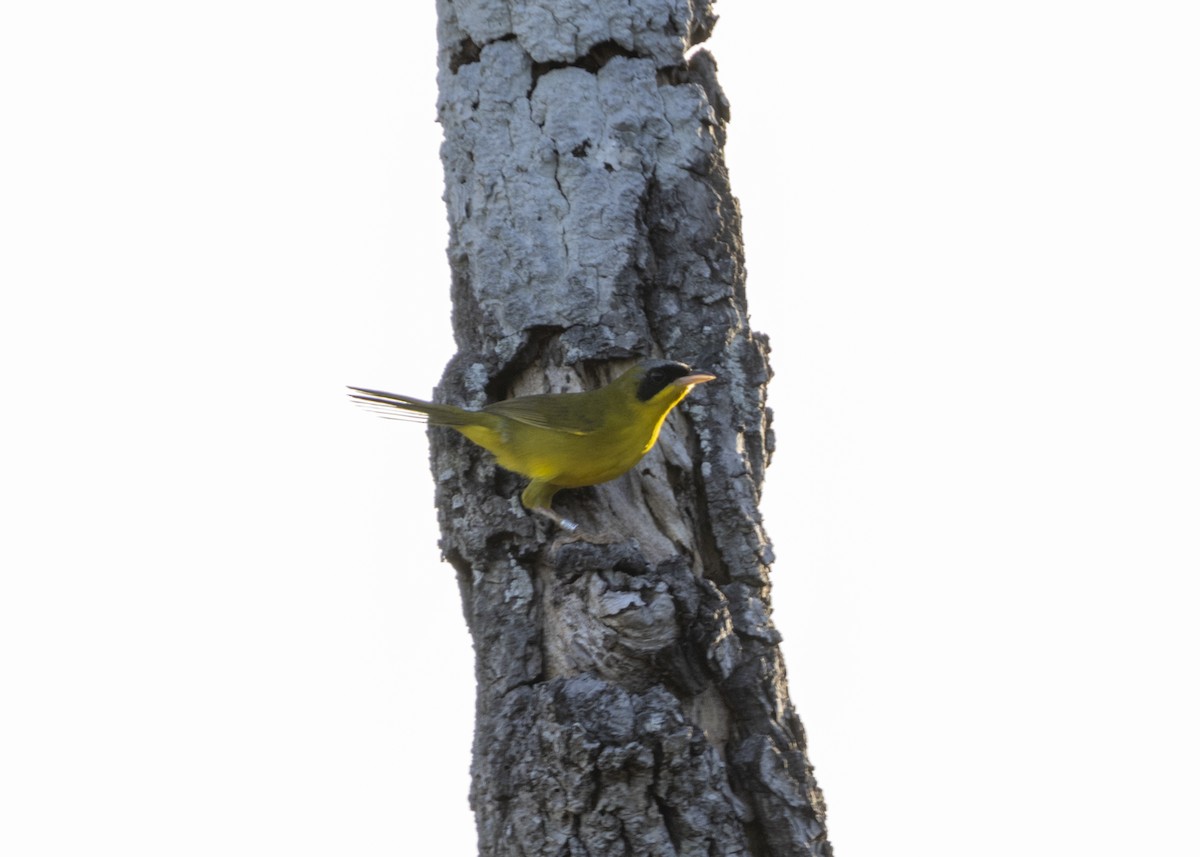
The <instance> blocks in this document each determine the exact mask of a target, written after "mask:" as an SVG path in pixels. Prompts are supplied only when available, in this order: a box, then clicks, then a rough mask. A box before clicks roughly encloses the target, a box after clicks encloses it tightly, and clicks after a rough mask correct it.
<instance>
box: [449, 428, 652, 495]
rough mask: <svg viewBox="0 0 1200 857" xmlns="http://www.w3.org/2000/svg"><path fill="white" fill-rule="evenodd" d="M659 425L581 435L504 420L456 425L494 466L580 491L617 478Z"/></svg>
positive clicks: (634, 460) (644, 449)
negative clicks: (490, 456) (492, 424)
mask: <svg viewBox="0 0 1200 857" xmlns="http://www.w3.org/2000/svg"><path fill="white" fill-rule="evenodd" d="M661 424H662V421H661V420H660V421H659V422H658V424H655V425H650V426H634V425H625V426H616V427H605V428H604V429H602V430H600V431H596V432H592V433H590V434H586V435H578V434H570V433H568V432H561V431H553V430H551V429H543V428H538V427H536V426H531V425H527V424H525V423H515V422H513V421H510V420H504V421H503V423H502V424H501V425H498V426H495V427H490V426H455V428H457V429H458V430H459V431H460V432H462V433H463V434H464V435H466V436H467V437H468V438H469V439H470V440H472V441H474V442H475V443H477V444H479V445H480V446H482V447H483V448H484V449H487V450H488V451H490V452H491V453H492V454H493V455H495V456H496V463H497V464H499V465H500V466H501V467H503V468H504V469H506V470H511V471H513V472H514V473H520V474H521V475H523V476H528V477H529V478H531V479H535V480H538V481H540V482H547V483H549V484H551V485H556V486H558V487H559V488H581V487H583V486H585V485H596V484H599V483H601V482H607V481H608V480H610V479H616V478H617V477H618V476H620V475H621V474H622V473H624V472H625V471H627V470H629V468H631V467H633V466H634V465H635V464H637V463H638V462H639V461H640V460H641V459H642V456H643V455H645V454H646V452H647V451H648V450H649V449H650V448H651V447H652V446H654V441H655V440H656V439H657V437H658V430H659V426H661Z"/></svg>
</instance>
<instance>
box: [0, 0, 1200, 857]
mask: <svg viewBox="0 0 1200 857" xmlns="http://www.w3.org/2000/svg"><path fill="white" fill-rule="evenodd" d="M431 7H432V3H428V2H421V3H403V4H402V3H395V2H393V3H374V2H349V3H338V4H334V3H307V4H296V3H281V2H267V0H241V2H237V3H232V2H208V3H204V4H200V3H190V4H180V3H175V4H164V3H151V2H142V3H136V2H114V3H105V4H99V3H92V4H84V3H78V2H75V3H72V2H62V3H54V2H47V3H40V4H22V5H20V6H18V4H10V5H9V6H6V7H5V11H4V12H3V13H0V98H2V102H0V111H2V113H0V121H2V122H3V123H4V126H5V127H4V131H3V134H0V155H2V157H0V170H2V171H3V172H2V174H0V182H2V185H0V210H2V217H3V222H2V223H0V227H2V232H0V242H2V243H0V264H2V265H3V270H2V272H0V273H2V287H3V292H2V295H3V297H2V304H0V372H2V373H3V381H4V389H3V393H4V396H3V401H4V404H3V413H4V415H3V423H2V425H3V445H2V447H0V449H2V452H0V455H2V456H3V458H2V460H0V503H2V508H0V533H2V537H0V551H2V555H0V563H2V568H0V571H2V583H0V692H2V694H3V704H2V705H0V720H2V721H3V722H2V724H0V727H2V728H0V814H2V817H0V852H3V853H4V854H11V855H81V854H95V853H102V852H114V853H116V852H119V853H122V854H125V855H163V854H169V855H212V854H223V855H263V854H289V855H346V854H353V855H396V854H411V855H416V854H437V855H450V857H455V856H456V855H464V857H465V855H471V854H473V846H474V831H473V822H472V818H471V816H470V813H469V811H468V809H467V805H466V791H467V785H468V776H467V766H468V759H469V745H470V740H471V710H472V705H473V701H472V667H471V654H470V646H469V642H468V637H467V633H466V629H465V626H464V623H463V620H462V614H461V610H460V607H459V604H458V591H457V588H456V585H455V582H454V576H453V573H452V571H451V569H450V567H449V566H448V565H445V564H441V563H440V562H439V556H438V551H437V547H436V538H437V534H436V530H435V525H434V510H433V508H432V505H431V498H432V486H431V481H430V478H429V475H428V471H427V465H426V445H425V438H424V434H423V432H422V430H421V429H420V428H419V427H416V426H410V425H404V424H401V423H395V422H386V421H383V420H373V419H370V418H368V417H367V416H366V415H364V414H363V413H361V412H359V411H357V410H355V409H353V408H351V407H349V406H348V405H347V403H346V401H345V400H344V398H343V390H342V385H344V384H347V383H353V384H365V385H371V386H379V387H383V388H385V389H396V390H398V391H401V392H408V393H413V394H417V395H422V394H427V393H428V392H429V390H430V388H431V387H432V386H433V384H434V383H435V381H436V379H437V377H438V375H439V374H440V372H441V369H442V367H443V365H444V364H445V361H446V360H447V359H448V358H449V356H450V354H451V353H452V349H453V346H452V343H451V341H450V337H449V321H448V312H449V305H448V298H447V291H448V273H447V268H446V264H445V257H444V252H443V249H444V246H445V220H444V215H443V211H442V207H441V202H440V194H441V187H440V179H441V173H440V165H439V163H438V160H437V147H438V143H439V134H440V132H439V128H438V126H437V125H436V124H435V121H434V120H435V111H434V100H435V82H434V73H435V38H434V18H433V11H432V8H431ZM779 7H788V11H784V12H781V11H778V9H779ZM1188 7H1189V4H1185V3H1182V2H1180V3H1166V2H1157V3H1156V2H1149V3H1137V4H1134V3H1124V4H1121V3H1108V4H1104V3H1083V2H1066V0H1043V2H1038V3H1031V2H1016V3H1004V4H965V3H950V2H942V3H936V2H917V3H906V4H895V3H882V2H843V3H829V2H808V3H798V4H765V3H758V4H748V3H734V2H731V0H724V2H723V3H722V4H721V6H720V7H719V9H718V11H719V12H721V13H722V15H723V19H722V22H721V24H720V26H719V27H718V36H717V38H715V39H714V40H713V43H712V49H713V50H714V52H715V53H716V56H717V59H718V62H719V63H720V66H721V79H722V81H723V83H724V85H725V87H726V90H727V92H728V95H729V97H730V99H731V101H732V103H733V123H732V125H731V127H730V144H729V152H728V158H729V163H730V168H731V172H732V179H733V183H734V189H735V191H736V192H737V194H738V196H739V197H740V199H741V201H742V206H743V212H744V217H745V231H746V244H747V250H748V256H749V270H750V283H749V290H750V300H751V310H752V313H753V318H754V323H755V325H756V327H758V328H759V329H762V330H765V331H766V332H768V333H769V334H771V336H772V337H773V343H774V346H775V352H774V357H773V365H774V368H775V370H776V373H777V374H776V378H775V380H774V382H773V383H772V385H771V404H772V405H773V407H774V408H775V411H776V428H777V432H778V445H779V446H778V453H777V455H776V460H775V463H774V465H773V466H772V468H771V470H770V471H769V473H768V484H767V497H766V503H765V513H766V516H767V525H768V529H769V532H770V533H771V535H772V536H773V538H774V541H775V546H776V551H777V554H778V557H779V560H778V562H777V564H776V566H775V569H774V581H775V590H774V604H775V620H776V622H777V624H778V626H779V628H780V629H781V630H782V632H783V633H784V635H785V638H786V640H785V643H784V648H785V653H786V656H787V661H788V667H789V672H790V681H791V690H792V696H793V699H794V701H795V703H796V705H797V707H798V709H799V711H800V713H801V715H802V717H803V719H804V722H805V724H806V726H807V728H808V732H809V738H810V751H811V756H812V759H813V761H814V762H815V764H816V766H817V774H818V778H819V781H820V783H821V785H822V787H823V788H824V790H825V794H826V797H827V800H828V802H829V826H830V832H831V836H832V838H833V841H834V844H835V848H836V850H837V853H838V854H839V855H840V857H858V855H862V857H866V855H878V854H884V853H887V854H897V853H898V854H906V853H921V854H925V855H946V857H958V856H959V855H964V854H970V855H973V856H974V855H993V854H994V855H1000V854H1012V853H1020V854H1035V855H1042V854H1044V855H1058V854H1063V853H1077V854H1078V853H1087V854H1091V855H1118V854H1121V855H1125V854H1185V853H1196V849H1197V843H1196V834H1195V807H1196V805H1197V800H1198V798H1200V794H1198V793H1197V791H1198V790H1197V787H1196V777H1195V771H1196V767H1197V764H1198V763H1200V752H1198V749H1200V748H1198V746H1197V744H1198V742H1197V739H1196V727H1195V724H1196V722H1197V721H1198V720H1200V706H1198V705H1197V703H1196V702H1195V699H1194V691H1195V686H1196V678H1195V677H1196V658H1195V654H1196V651H1197V649H1198V644H1200V639H1198V634H1197V631H1196V618H1195V617H1196V598H1195V594H1194V586H1195V584H1194V581H1195V577H1196V573H1197V571H1200V557H1198V553H1200V551H1198V550H1197V544H1196V539H1197V521H1198V518H1200V501H1198V490H1197V485H1198V483H1200V457H1198V454H1197V438H1198V437H1200V415H1198V405H1197V386H1198V385H1197V367H1198V366H1200V346H1198V345H1197V325H1198V322H1200V317H1198V314H1197V311H1196V301H1197V288H1198V286H1200V262H1198V253H1200V251H1198V249H1197V248H1198V243H1200V242H1198V239H1200V202H1198V201H1200V170H1198V166H1197V165H1198V163H1200V157H1198V156H1197V153H1198V152H1200V128H1198V122H1197V103H1198V99H1197V88H1198V87H1197V84H1196V81H1198V80H1200V62H1198V60H1197V55H1198V52H1197V50H1196V44H1197V36H1198V31H1197V26H1196V21H1195V20H1194V19H1193V18H1192V17H1190V14H1191V13H1190V11H1189V10H1188ZM431 653H437V654H438V658H437V661H436V663H434V664H431V663H429V655H430V654H431Z"/></svg>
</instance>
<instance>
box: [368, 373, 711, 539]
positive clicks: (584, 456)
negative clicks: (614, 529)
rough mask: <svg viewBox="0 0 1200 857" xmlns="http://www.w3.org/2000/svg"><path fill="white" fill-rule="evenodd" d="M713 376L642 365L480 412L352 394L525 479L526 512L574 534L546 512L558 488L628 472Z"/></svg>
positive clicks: (375, 392) (561, 519) (572, 526)
mask: <svg viewBox="0 0 1200 857" xmlns="http://www.w3.org/2000/svg"><path fill="white" fill-rule="evenodd" d="M714 378H716V376H715V375H710V374H708V373H707V372H697V371H695V370H693V369H692V368H691V367H689V366H686V365H684V364H683V363H676V362H674V361H671V360H646V361H644V362H642V363H639V364H637V365H636V366H634V367H633V368H632V369H629V370H628V371H626V372H625V373H624V374H622V375H621V376H620V377H619V378H617V379H616V380H615V381H613V382H612V383H611V384H609V385H607V386H605V387H601V388H600V389H599V390H589V391H587V392H584V393H545V394H542V395H538V396H518V397H517V398H515V399H506V400H505V401H503V402H495V403H493V404H490V405H485V406H484V407H483V408H482V409H481V410H478V411H471V410H467V409H465V408H459V407H456V406H455V405H439V404H435V403H433V402H425V401H422V400H421V399H413V398H411V397H409V396H401V395H398V394H396V393H385V392H383V391H381V390H366V389H363V388H362V387H350V389H351V390H354V391H355V392H354V393H352V394H351V397H352V398H354V399H356V400H358V401H360V402H364V403H367V404H369V405H372V406H382V407H384V408H387V409H391V408H394V409H396V410H398V411H403V412H406V413H410V414H417V415H419V418H423V419H425V420H427V421H428V422H429V424H430V425H435V426H449V427H450V428H452V429H454V430H455V431H458V432H460V433H461V434H463V435H465V436H466V437H467V439H469V440H471V441H473V442H475V443H477V444H479V445H480V446H482V447H483V448H484V449H486V450H487V451H488V452H490V453H492V455H494V456H496V463H498V464H499V465H500V466H501V467H503V468H504V469H506V470H511V471H513V472H514V473H519V474H521V475H522V476H527V477H529V479H530V482H529V485H527V486H526V487H525V490H524V491H523V492H521V502H522V503H523V504H524V505H525V508H527V509H529V510H530V511H533V512H537V513H538V514H541V515H545V516H546V517H548V518H550V519H551V520H552V521H554V522H555V523H557V524H558V525H559V526H560V527H562V528H563V529H564V530H567V531H568V532H573V531H574V530H575V529H577V527H578V525H577V524H575V523H574V522H573V521H571V520H569V519H567V518H564V517H562V516H561V515H558V514H556V513H555V512H554V510H553V509H551V508H550V501H551V500H552V499H553V497H554V495H555V494H556V493H557V492H558V490H559V489H560V488H582V487H583V486H585V485H596V484H597V483H600V482H607V481H608V480H610V479H616V478H617V477H618V476H620V475H621V474H622V473H624V472H625V471H627V470H629V468H631V467H633V466H634V465H635V464H637V463H638V462H639V461H641V459H642V456H643V455H645V454H646V453H647V452H649V451H650V449H651V448H652V447H653V446H654V443H655V441H657V440H658V432H659V429H661V428H662V424H663V420H665V419H666V418H667V414H669V413H670V412H671V409H672V408H673V407H675V406H676V405H678V404H679V403H680V402H682V401H683V398H684V396H686V395H687V394H688V393H690V392H691V391H692V388H693V387H695V386H696V385H697V384H704V383H706V382H708V381H712V380H713V379H714Z"/></svg>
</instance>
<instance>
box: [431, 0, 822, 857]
mask: <svg viewBox="0 0 1200 857" xmlns="http://www.w3.org/2000/svg"><path fill="white" fill-rule="evenodd" d="M438 9H439V16H440V20H439V43H440V50H439V80H440V98H439V105H438V109H439V116H440V121H441V123H442V125H443V129H444V133H445V143H444V145H443V147H442V158H443V164H444V168H445V175H446V197H445V199H446V205H447V209H448V212H449V221H450V245H449V257H450V263H451V270H452V289H453V299H454V332H455V337H456V341H457V346H458V353H457V355H456V356H455V357H454V358H453V360H452V361H451V363H450V365H449V366H448V367H447V369H446V372H445V374H444V376H443V379H442V382H441V384H440V386H439V389H438V391H437V396H438V398H439V400H441V401H449V402H455V403H459V404H463V405H467V406H472V407H478V406H480V405H483V404H485V403H486V402H488V401H494V400H496V399H500V398H507V397H509V396H511V395H517V394H522V393H531V392H546V391H565V390H568V389H582V388H590V387H593V386H597V385H599V384H601V383H604V382H606V381H607V380H609V379H611V378H612V377H615V375H616V374H619V372H620V371H622V370H623V369H625V368H627V367H628V366H629V365H630V364H631V362H632V361H634V360H636V359H639V358H642V357H648V356H666V357H669V358H671V359H676V360H682V361H684V362H687V363H689V364H691V365H693V366H696V367H699V368H702V369H705V370H709V371H712V372H714V373H715V374H717V375H718V376H719V380H718V381H716V382H713V383H711V384H708V385H705V386H704V387H702V388H699V389H698V390H697V391H696V392H695V393H694V394H693V395H692V396H691V397H690V398H689V399H688V400H687V401H685V402H684V404H683V405H682V406H681V407H680V408H679V409H678V410H677V411H676V413H674V414H672V416H671V417H670V418H669V419H668V421H667V425H666V427H665V428H664V431H663V433H662V436H661V438H660V441H659V444H658V446H657V447H656V448H655V449H654V450H653V451H652V452H651V453H650V454H649V455H647V457H646V458H645V459H644V460H643V461H642V463H641V464H640V465H639V466H637V467H636V468H634V470H633V471H631V472H630V473H629V474H626V476H624V477H622V478H621V479H618V480H615V481H614V482H612V483H608V484H606V485H602V486H597V487H595V488H588V489H580V490H576V491H565V492H562V493H561V494H559V495H558V497H557V498H556V499H555V506H556V508H558V509H560V510H561V511H562V512H564V513H565V514H566V515H567V516H568V517H570V518H572V519H573V520H576V521H578V522H579V523H580V524H581V529H582V531H583V532H585V533H587V534H589V536H588V538H585V539H581V540H576V541H570V540H567V539H564V538H563V537H562V534H561V533H559V532H556V531H555V530H554V528H553V526H552V524H551V523H550V522H548V521H546V520H544V519H542V518H541V517H539V516H533V515H530V514H529V513H528V512H527V511H526V510H524V509H522V508H521V506H520V503H519V501H518V500H517V496H518V494H519V493H520V489H521V486H522V480H521V479H520V478H519V477H516V476H514V475H512V474H509V473H506V472H504V471H503V470H500V469H499V468H497V467H496V466H495V465H494V464H492V463H491V461H490V460H489V458H488V456H487V455H486V453H483V452H482V451H481V450H479V449H478V448H476V447H474V446H472V445H471V444H470V443H469V442H467V441H466V440H464V439H463V438H461V437H460V436H458V435H457V434H456V433H454V432H450V431H445V430H437V429H435V430H433V431H432V432H431V437H432V442H433V471H434V475H435V479H436V483H437V495H438V508H439V517H440V522H441V527H442V550H443V553H444V555H445V556H446V558H447V559H448V560H449V561H450V562H451V563H452V564H453V566H454V568H455V569H456V571H457V574H458V580H459V583H460V586H461V589H462V596H463V607H464V612H465V614H466V619H467V623H468V625H469V627H470V630H471V634H472V636H473V639H474V644H475V652H476V673H477V679H478V697H477V706H476V733H475V750H474V762H473V770H472V775H473V783H472V791H471V802H472V806H473V807H474V810H475V814H476V820H477V825H478V830H479V847H480V853H481V854H483V855H489V857H496V856H497V855H526V857H532V855H538V857H559V855H583V854H587V855H592V857H598V855H630V857H633V855H637V857H643V855H705V857H712V855H779V857H783V855H789V857H790V855H818V854H819V855H828V854H831V853H832V851H831V849H830V846H829V844H828V842H827V841H826V836H825V824H824V818H825V811H824V804H823V801H822V797H821V793H820V791H819V789H818V787H817V784H816V781H815V779H814V778H813V774H812V767H811V765H810V764H809V762H808V759H807V756H806V753H805V739H804V730H803V727H802V726H801V724H800V720H799V719H798V717H797V716H796V713H795V711H794V709H793V707H792V704H791V702H790V701H789V699H788V694H787V686H786V676H785V672H784V665H783V660H782V658H781V656H780V652H779V646H778V644H779V640H780V637H779V633H778V632H777V631H776V629H775V628H774V626H773V624H772V622H771V607H770V598H769V584H768V569H769V566H770V564H771V562H772V559H773V557H772V553H771V547H770V544H769V542H768V540H767V537H766V534H765V533H764V531H763V529H762V526H761V519H760V515H759V512H758V508H757V503H758V498H759V491H760V488H761V485H762V479H763V470H764V468H765V466H766V464H767V461H768V458H769V456H770V452H771V447H772V436H771V431H770V412H769V411H768V410H767V408H766V402H765V399H766V383H767V380H768V378H769V376H770V369H769V368H768V365H767V359H766V356H767V351H768V348H767V341H766V338H765V337H763V336H762V335H760V334H757V333H755V332H753V331H752V330H751V329H750V327H749V325H748V321H747V308H746V296H745V290H744V286H745V270H744V266H743V255H742V245H741V236H740V218H739V214H738V209H737V203H736V201H735V200H734V198H733V196H732V194H731V192H730V189H729V182H728V177H727V174H726V171H725V167H724V162H723V157H722V146H723V143H724V135H725V131H724V128H725V122H726V121H727V119H728V105H727V103H726V101H725V98H724V95H723V94H722V92H721V90H720V88H719V86H718V85H717V82H716V77H715V72H716V66H715V63H714V62H713V60H712V58H711V57H710V56H709V55H708V54H707V53H706V52H704V51H702V50H701V51H698V52H695V53H688V51H689V49H690V48H692V47H693V46H694V45H696V44H698V43H700V42H702V41H703V40H704V39H705V38H707V36H708V33H709V31H710V30H711V28H712V26H713V24H714V23H715V17H714V15H713V13H712V10H711V8H710V5H709V4H708V3H706V2H703V0H438Z"/></svg>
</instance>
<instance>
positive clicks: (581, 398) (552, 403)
mask: <svg viewBox="0 0 1200 857" xmlns="http://www.w3.org/2000/svg"><path fill="white" fill-rule="evenodd" d="M603 405H604V403H603V401H600V400H598V399H596V398H595V397H593V396H590V395H588V394H587V393H546V394H543V395H540V396H518V397H517V398H515V399H506V400H505V401H503V402H494V403H492V404H490V405H487V406H485V407H484V410H485V411H487V412H488V413H489V414H495V415H496V416H498V417H507V418H508V419H510V420H516V421H517V422H519V423H525V424H526V425H531V426H537V427H538V428H543V429H552V430H554V431H561V432H566V433H567V434H578V435H587V434H591V433H592V432H594V431H598V430H599V429H600V427H601V426H602V425H603V424H604V408H603Z"/></svg>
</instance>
